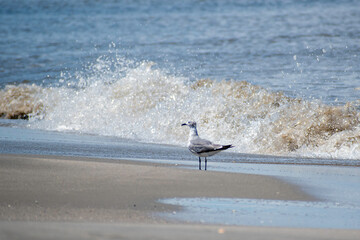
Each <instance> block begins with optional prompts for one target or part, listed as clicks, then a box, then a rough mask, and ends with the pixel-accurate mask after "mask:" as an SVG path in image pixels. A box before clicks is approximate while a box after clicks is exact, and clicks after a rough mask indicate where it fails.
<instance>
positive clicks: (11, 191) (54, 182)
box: [0, 154, 360, 239]
mask: <svg viewBox="0 0 360 240" xmlns="http://www.w3.org/2000/svg"><path fill="white" fill-rule="evenodd" d="M0 183H1V190H2V191H0V237H1V236H5V237H6V238H8V236H17V237H18V238H21V237H25V236H26V237H27V239H47V237H48V236H54V238H53V239H68V238H69V239H70V238H76V239H93V238H95V237H94V236H102V238H103V239H108V238H111V237H112V236H117V235H119V236H120V235H121V236H127V237H128V238H130V239H142V238H144V237H147V236H150V235H151V236H153V239H162V238H163V237H164V236H170V237H169V239H183V237H184V236H187V235H189V236H192V237H193V236H198V237H199V238H204V239H205V238H206V239H212V238H216V236H218V235H220V234H221V235H224V237H225V236H226V237H225V238H231V237H234V236H237V237H238V236H243V237H247V238H248V239H251V238H254V237H258V236H263V237H268V239H289V238H291V239H309V238H310V239H311V238H321V239H356V237H357V236H359V233H360V231H359V230H344V229H330V230H329V229H313V228H306V229H301V228H288V227H252V226H227V225H218V224H196V223H188V222H184V221H178V220H169V219H167V218H161V217H159V214H158V213H172V212H173V211H181V206H173V205H167V204H163V203H160V202H159V201H158V200H159V199H167V198H202V197H203V198H251V199H274V200H290V201H292V200H294V201H316V200H317V199H316V198H315V197H314V196H311V195H309V194H308V193H306V192H304V191H303V190H302V189H301V187H300V186H297V185H295V184H292V183H289V182H286V181H284V180H282V179H279V178H276V177H272V176H264V175H257V174H243V173H229V172H216V171H207V172H205V171H199V170H196V169H194V170H192V169H184V168H180V167H175V165H173V164H163V163H153V162H140V161H131V160H129V161H126V160H117V161H112V160H109V159H96V158H86V157H59V156H38V155H18V154H16V155H13V154H0ZM64 231H66V232H67V233H68V235H66V236H65V235H63V234H62V232H64ZM173 233H174V234H173ZM7 234H10V235H7ZM92 234H95V235H92ZM96 234H97V235H96ZM184 234H185V235H184ZM84 236H85V237H84ZM86 236H87V237H86Z"/></svg>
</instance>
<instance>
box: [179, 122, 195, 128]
mask: <svg viewBox="0 0 360 240" xmlns="http://www.w3.org/2000/svg"><path fill="white" fill-rule="evenodd" d="M181 126H189V127H191V128H196V122H194V121H189V122H187V123H183V124H181Z"/></svg>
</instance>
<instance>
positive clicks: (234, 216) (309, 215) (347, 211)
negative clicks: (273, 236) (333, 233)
mask: <svg viewBox="0 0 360 240" xmlns="http://www.w3.org/2000/svg"><path fill="white" fill-rule="evenodd" d="M160 202H161V203H166V204H173V205H179V206H182V207H184V208H183V209H182V210H181V211H179V212H173V213H171V214H160V215H161V216H163V217H165V218H168V219H176V220H181V221H185V222H195V223H196V222H197V223H212V224H225V225H240V226H267V227H269V226H271V227H295V228H332V229H360V217H359V216H360V208H359V206H352V205H342V204H340V203H335V202H306V201H301V202H300V201H280V200H262V199H233V198H174V199H164V200H161V201H160Z"/></svg>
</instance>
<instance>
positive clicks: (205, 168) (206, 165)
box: [205, 158, 207, 171]
mask: <svg viewBox="0 0 360 240" xmlns="http://www.w3.org/2000/svg"><path fill="white" fill-rule="evenodd" d="M206 167H207V159H206V158H205V171H206Z"/></svg>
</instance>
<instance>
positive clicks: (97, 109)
mask: <svg viewBox="0 0 360 240" xmlns="http://www.w3.org/2000/svg"><path fill="white" fill-rule="evenodd" d="M0 23H1V24H0V116H1V118H2V120H0V124H1V126H2V128H21V129H26V130H27V131H34V132H35V131H39V130H40V131H52V132H54V131H55V132H60V133H71V134H75V135H84V134H85V135H91V136H99V137H100V136H101V137H112V138H115V139H127V140H131V141H137V142H142V143H154V144H171V145H175V146H185V145H186V140H187V134H188V132H187V131H188V129H185V128H182V127H181V126H180V125H181V123H183V122H186V121H188V120H195V121H197V123H198V130H199V134H200V135H201V136H202V137H204V138H208V139H211V140H212V141H214V142H221V143H224V144H234V145H235V146H236V148H233V149H232V150H231V151H234V152H238V153H245V154H262V155H271V156H274V155H275V156H283V157H284V156H285V157H301V158H304V157H306V158H328V159H355V160H359V159H360V107H359V106H360V1H355V0H353V1H351V0H344V1H341V0H328V1H327V0H323V1H307V0H303V1H299V0H267V1H265V0H263V1H261V0H259V1H253V0H239V1H230V0H221V1H220V0H218V1H216V0H213V1H206V0H204V1H200V0H199V1H196V0H185V1H162V0H154V1H146V0H144V1H141V0H139V1H126V0H103V1H95V0H77V1H75V0H51V1H50V0H48V1H46V0H45V1H44V0H23V1H22V0H7V1H6V0H0ZM18 118H20V119H24V120H15V119H18ZM7 119H12V120H7ZM35 133H36V132H35ZM3 140H4V139H3Z"/></svg>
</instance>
